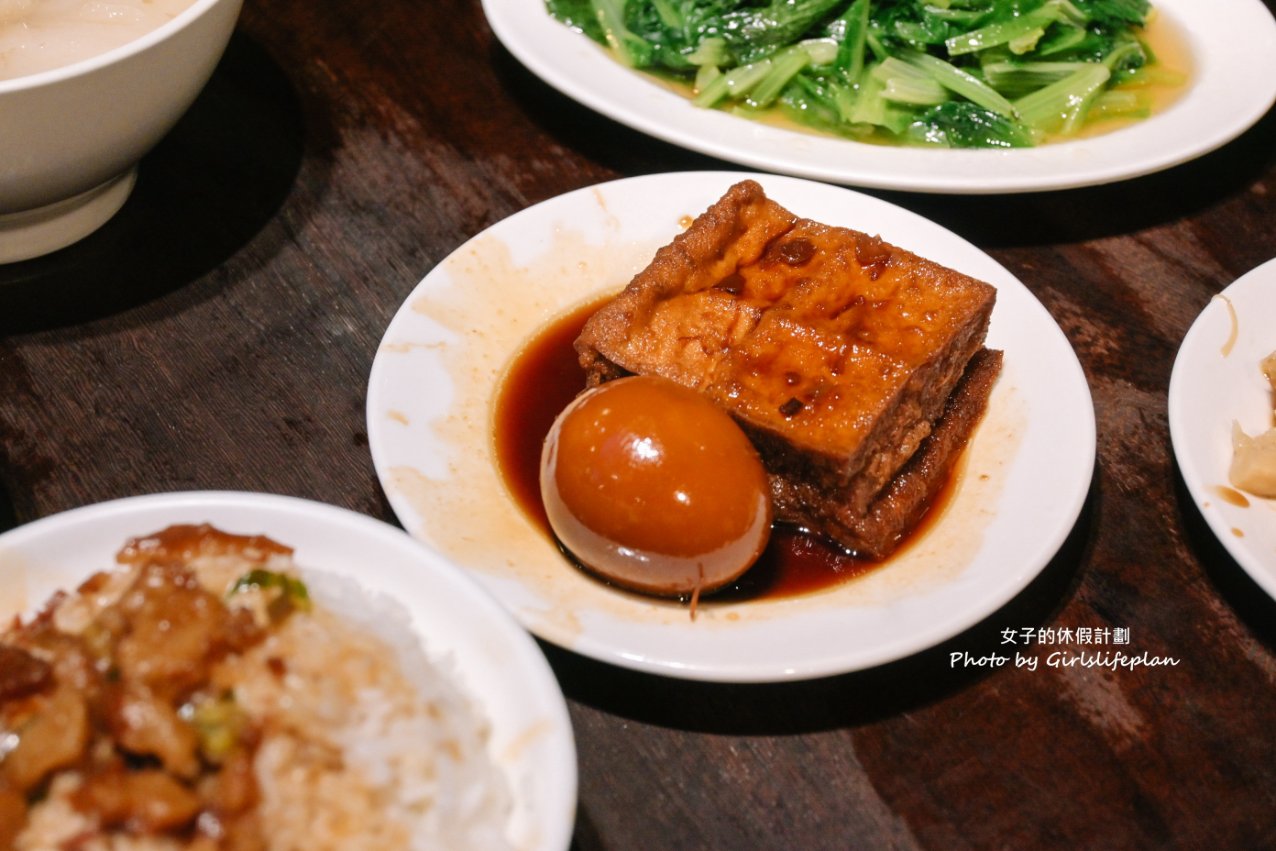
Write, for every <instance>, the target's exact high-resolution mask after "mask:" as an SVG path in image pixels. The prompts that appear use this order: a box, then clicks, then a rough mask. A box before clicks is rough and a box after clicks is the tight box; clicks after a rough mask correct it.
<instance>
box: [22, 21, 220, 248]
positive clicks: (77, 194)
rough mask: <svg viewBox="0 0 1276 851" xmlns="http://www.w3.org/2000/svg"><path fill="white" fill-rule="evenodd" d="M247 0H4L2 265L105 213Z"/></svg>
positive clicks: (70, 236)
mask: <svg viewBox="0 0 1276 851" xmlns="http://www.w3.org/2000/svg"><path fill="white" fill-rule="evenodd" d="M241 5H242V0H0V116H3V118H0V263H12V262H15V261H19V260H26V259H29V258H32V257H37V256H40V255H43V254H47V253H50V252H52V251H55V250H57V249H59V248H63V247H65V246H67V245H70V244H71V243H73V242H76V241H77V240H79V239H82V238H83V237H85V236H87V235H88V234H90V233H92V232H93V231H94V230H96V229H97V228H99V227H100V226H101V225H103V224H104V223H105V222H106V221H107V220H109V219H110V218H111V217H112V216H113V215H114V214H115V213H116V212H117V211H118V210H119V208H120V207H121V206H123V204H124V202H125V201H126V200H127V199H128V196H129V194H130V192H131V191H132V189H133V186H134V183H135V181H136V168H137V164H138V162H139V161H140V160H141V159H142V157H143V155H145V154H146V153H147V152H148V151H149V150H150V149H151V148H152V147H154V146H155V145H156V144H157V143H158V142H159V141H160V139H161V138H163V136H164V135H165V134H166V133H167V132H168V131H169V130H170V129H172V127H173V125H174V124H176V123H177V121H178V119H179V118H180V117H181V116H182V114H183V113H185V112H186V110H187V109H188V108H189V107H190V105H191V103H192V102H193V101H194V100H195V97H196V96H197V95H198V94H199V92H200V91H201V90H202V89H203V87H204V85H205V83H207V81H208V78H209V77H210V76H211V75H212V72H213V69H214V67H215V66H216V65H217V62H218V61H219V60H220V59H221V56H222V54H223V52H224V51H225V49H226V45H227V43H228V42H229V40H230V36H231V33H232V32H233V30H234V27H235V21H236V20H237V19H238V16H239V11H240V7H241Z"/></svg>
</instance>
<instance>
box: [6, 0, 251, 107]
mask: <svg viewBox="0 0 1276 851" xmlns="http://www.w3.org/2000/svg"><path fill="white" fill-rule="evenodd" d="M222 3H234V4H236V5H240V4H241V3H242V0H194V2H192V3H191V4H190V5H189V6H187V7H186V8H185V9H183V10H182V11H181V12H178V13H177V15H176V16H174V17H173V19H172V20H170V21H165V22H164V23H163V24H161V25H160V26H158V27H156V28H155V29H153V30H150V31H148V32H146V33H143V34H142V35H140V36H138V37H137V38H135V39H133V40H132V41H128V42H125V43H124V44H121V45H119V46H118V47H113V48H111V49H110V50H107V51H105V52H103V53H98V54H94V55H93V56H89V57H86V58H84V59H81V60H78V61H76V62H72V63H70V64H67V65H60V66H58V67H56V68H50V69H48V70H46V71H37V72H35V73H34V74H23V75H21V76H19V77H12V78H10V79H7V80H0V97H3V96H4V95H7V94H9V93H11V92H19V91H24V90H29V89H38V88H40V87H42V86H51V85H55V84H57V83H61V82H63V81H65V80H68V79H71V78H74V77H81V76H87V75H89V74H92V73H93V72H95V71H98V70H99V69H101V68H104V67H106V66H108V65H113V64H115V63H116V62H120V61H122V60H124V59H127V58H129V57H130V56H134V55H136V54H138V53H141V52H142V51H144V50H147V49H149V48H150V47H151V46H153V45H156V44H159V43H160V42H162V41H164V40H165V39H167V38H169V37H170V36H172V35H174V34H175V33H177V32H179V31H181V30H183V29H185V28H186V27H187V26H189V25H190V24H191V23H193V22H194V21H195V20H197V19H198V18H201V17H203V16H204V14H205V13H207V12H208V11H210V10H211V9H213V8H214V7H215V6H218V5H220V4H222Z"/></svg>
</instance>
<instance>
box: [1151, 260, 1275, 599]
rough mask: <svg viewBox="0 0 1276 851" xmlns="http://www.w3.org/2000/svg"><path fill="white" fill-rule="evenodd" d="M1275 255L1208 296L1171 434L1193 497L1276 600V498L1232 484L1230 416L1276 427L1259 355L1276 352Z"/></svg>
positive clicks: (1184, 353) (1173, 401)
mask: <svg viewBox="0 0 1276 851" xmlns="http://www.w3.org/2000/svg"><path fill="white" fill-rule="evenodd" d="M1273 316H1276V260H1269V261H1268V262H1266V263H1264V264H1263V265H1262V266H1259V267H1258V268H1257V269H1254V270H1253V271H1251V272H1249V273H1247V274H1245V275H1242V276H1241V277H1240V278H1238V279H1237V280H1236V281H1235V282H1234V283H1232V284H1231V285H1230V286H1228V287H1227V288H1226V289H1225V290H1223V291H1222V292H1221V293H1219V294H1218V295H1216V296H1215V297H1213V298H1212V299H1210V302H1209V304H1207V305H1206V306H1205V309H1204V310H1202V311H1201V315H1200V316H1198V317H1197V318H1196V321H1195V322H1193V323H1192V327H1191V328H1190V329H1188V332H1187V336H1185V337H1184V338H1183V344H1182V345H1181V346H1180V347H1179V353H1178V356H1177V357H1176V358H1175V360H1174V371H1173V373H1171V375H1170V391H1169V418H1170V438H1171V440H1172V442H1173V444H1174V456H1175V458H1176V459H1177V460H1178V465H1179V471H1180V472H1181V473H1182V475H1183V481H1184V482H1185V483H1186V484H1187V489H1188V493H1190V494H1191V495H1192V501H1193V502H1194V503H1196V507H1197V508H1198V509H1199V510H1200V512H1201V515H1202V516H1203V517H1204V518H1205V522H1206V523H1208V524H1209V527H1210V529H1211V530H1212V531H1213V532H1214V534H1215V535H1217V536H1218V539H1219V541H1221V542H1222V544H1223V546H1224V547H1225V548H1226V549H1227V551H1228V552H1229V553H1230V554H1231V556H1232V558H1234V559H1236V563H1237V564H1239V565H1240V566H1241V567H1242V568H1243V569H1244V570H1245V571H1246V572H1247V573H1248V574H1249V575H1250V576H1251V577H1253V579H1254V581H1255V582H1256V583H1258V585H1259V586H1260V587H1261V588H1262V589H1263V590H1264V591H1266V592H1267V593H1268V594H1270V595H1271V596H1272V597H1273V598H1276V500H1272V499H1262V498H1260V497H1256V496H1253V495H1251V494H1241V493H1239V492H1237V491H1235V490H1233V489H1232V487H1231V486H1230V485H1229V484H1228V478H1227V471H1228V467H1229V466H1230V465H1231V463H1232V421H1233V420H1235V421H1236V422H1238V423H1240V425H1241V427H1242V428H1244V429H1245V431H1246V432H1248V433H1249V434H1257V433H1259V432H1263V431H1266V430H1267V429H1269V428H1271V427H1272V392H1271V388H1270V386H1269V385H1268V383H1267V379H1266V378H1264V377H1263V374H1262V372H1260V371H1259V366H1258V364H1259V361H1261V360H1262V359H1263V358H1264V357H1266V356H1267V355H1269V354H1271V353H1272V352H1273V351H1276V326H1273V323H1272V317H1273Z"/></svg>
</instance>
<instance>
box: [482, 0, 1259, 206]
mask: <svg viewBox="0 0 1276 851" xmlns="http://www.w3.org/2000/svg"><path fill="white" fill-rule="evenodd" d="M483 7H484V11H485V13H486V15H487V18H488V21H489V23H490V24H491V27H492V29H493V31H494V32H495V33H496V35H497V37H498V38H499V39H500V40H501V42H502V43H503V44H504V45H505V46H506V48H507V49H508V50H509V51H510V52H511V53H512V54H513V55H514V56H515V57H516V58H517V59H518V60H519V61H520V62H522V63H523V64H524V65H526V66H527V67H528V68H529V69H530V70H531V71H532V72H533V73H534V74H536V75H537V76H539V77H540V78H542V79H543V80H544V81H545V82H547V83H548V84H549V85H551V86H553V87H554V88H556V89H558V90H560V91H561V92H563V93H564V94H566V95H568V96H569V97H571V98H573V99H575V100H577V101H579V102H580V103H582V104H584V105H586V106H588V107H590V108H592V109H594V110H596V111H598V112H600V113H602V114H604V115H606V116H608V117H610V118H612V119H614V120H616V121H619V122H621V123H623V124H625V125H628V126H630V127H632V128H634V129H636V130H640V131H642V132H644V133H647V134H649V135H651V136H654V137H657V138H659V139H663V140H665V141H667V142H671V143H673V144H676V145H680V146H682V147H685V148H688V149H691V150H696V151H699V152H701V153H705V154H709V155H712V156H716V157H720V158H722V159H724V160H729V161H732V162H736V163H739V164H742V165H747V166H753V167H756V168H760V169H764V170H767V171H775V172H782V173H787V174H792V175H797V176H801V177H810V178H815V179H819V180H826V181H830V182H835V183H842V184H846V185H855V186H865V187H872V188H880V189H895V190H905V191H918V192H937V193H968V194H977V193H1007V192H1032V191H1044V190H1054V189H1065V188H1073V187H1079V186H1089V185H1096V184H1103V183H1111V182H1114V181H1119V180H1124V179H1128V178H1132V177H1137V176H1140V175H1144V174H1149V173H1152V172H1155V171H1160V170H1163V169H1167V168H1170V167H1172V166H1175V165H1178V164H1180V163H1183V162H1186V161H1188V160H1191V159H1194V158H1196V157H1199V156H1201V155H1203V154H1205V153H1208V152H1210V151H1212V150H1215V149H1217V148H1219V147H1221V146H1222V145H1224V144H1226V143H1227V142H1229V141H1231V140H1232V139H1234V138H1235V137H1236V136H1238V135H1240V134H1241V133H1243V132H1244V131H1245V130H1246V129H1248V128H1249V127H1250V126H1252V125H1253V124H1254V123H1255V122H1257V121H1258V120H1259V119H1260V118H1261V117H1262V116H1263V115H1264V114H1265V113H1266V112H1267V111H1268V110H1269V109H1270V108H1271V106H1272V104H1273V102H1274V101H1276V21H1274V20H1273V18H1272V15H1271V13H1270V12H1269V11H1268V9H1267V8H1266V7H1265V6H1264V4H1263V3H1262V2H1261V0H1213V2H1210V3H1201V2H1199V0H1152V2H1149V0H483Z"/></svg>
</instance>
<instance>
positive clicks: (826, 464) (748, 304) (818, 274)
mask: <svg viewBox="0 0 1276 851" xmlns="http://www.w3.org/2000/svg"><path fill="white" fill-rule="evenodd" d="M995 299H996V290H995V289H994V288H993V287H992V286H990V285H988V284H986V283H984V282H982V281H979V280H976V279H974V278H972V277H969V276H967V275H964V274H961V273H959V272H957V271H954V270H952V269H949V268H946V267H944V266H942V265H940V264H937V263H934V262H932V261H930V260H927V259H925V258H922V257H919V256H917V255H916V254H913V253H912V252H910V251H907V250H905V249H903V248H900V247H898V246H894V245H891V244H890V243H887V242H885V241H883V240H882V239H880V238H878V237H876V236H871V235H869V234H866V233H862V232H859V231H855V230H851V229H848V228H843V227H835V226H831V225H826V224H821V223H818V222H814V221H811V220H808V219H801V218H798V217H797V216H795V215H794V214H793V213H791V212H789V211H788V210H786V209H785V208H784V207H782V206H781V205H780V204H778V203H776V202H775V201H773V200H771V199H769V198H767V197H766V195H765V193H764V192H763V190H762V187H761V186H760V185H759V184H758V183H756V182H755V181H751V180H745V181H742V182H740V183H738V184H736V185H735V186H732V187H731V188H730V189H729V190H728V191H727V193H726V194H725V195H724V196H723V197H722V198H721V199H720V200H718V201H717V202H716V203H714V204H713V205H712V206H711V207H710V208H709V209H708V210H707V211H705V212H704V213H703V214H701V215H700V216H699V217H697V218H696V219H695V220H694V221H693V222H692V224H691V226H690V227H689V228H688V229H687V230H686V231H685V232H683V233H682V234H679V235H678V236H677V237H675V238H674V240H673V241H672V242H671V243H670V244H668V245H666V246H664V247H663V248H661V249H660V250H659V251H658V252H657V254H656V256H655V258H654V259H653V261H652V262H651V264H650V265H649V266H648V267H647V268H646V269H644V270H643V271H642V272H640V273H639V274H638V275H637V276H635V277H634V279H633V280H632V281H631V282H630V284H629V285H628V287H626V288H625V290H624V291H623V292H622V293H621V294H620V295H618V296H617V297H616V298H615V299H614V300H613V301H611V302H609V303H608V304H606V305H605V306H603V307H602V308H601V309H600V310H599V311H598V312H597V313H596V314H595V315H594V316H593V317H592V318H591V319H590V320H589V322H588V323H586V325H585V327H584V330H583V331H582V333H581V335H580V337H579V338H578V339H577V341H576V349H577V352H578V354H579V356H580V362H581V365H582V367H584V369H585V370H586V373H587V375H588V377H589V381H590V383H591V384H597V383H599V382H601V381H605V380H608V379H610V378H614V377H617V376H620V375H625V374H635V373H636V374H656V375H662V376H664V377H666V378H670V379H672V380H674V381H677V382H679V383H681V384H684V385H686V386H688V387H693V388H695V389H697V390H699V391H701V392H703V393H705V394H706V395H707V396H709V397H710V398H711V399H713V400H714V401H715V402H717V403H718V404H719V405H721V406H722V407H723V408H725V409H726V410H727V411H728V412H730V413H731V414H732V415H733V416H734V417H735V418H736V420H737V421H738V422H739V423H740V424H741V426H742V427H743V428H744V429H745V431H746V433H748V434H749V436H750V438H751V439H752V440H753V441H754V443H755V445H757V447H758V449H759V451H760V453H761V455H762V457H763V460H764V462H765V463H766V465H767V468H768V471H769V473H770V474H771V476H772V484H773V491H774V495H775V496H776V499H777V507H778V508H782V509H783V511H782V512H781V513H779V514H778V515H777V516H779V517H780V518H781V519H784V520H788V521H789V522H795V523H799V524H804V525H810V526H812V527H813V528H816V529H817V530H823V531H827V532H828V533H829V534H830V535H832V536H833V537H835V538H839V534H840V538H841V542H842V543H844V544H847V545H848V546H849V545H850V544H849V543H848V541H849V540H850V539H852V538H853V539H855V541H856V544H855V548H857V549H859V550H865V549H866V547H865V546H864V541H862V540H860V538H861V537H863V536H856V535H849V534H847V533H846V530H847V529H849V528H851V527H852V526H854V525H855V523H854V522H849V521H856V522H858V521H859V520H861V519H863V518H867V517H868V516H869V513H870V508H871V507H872V506H873V504H874V502H875V501H876V500H877V499H878V498H879V496H880V495H882V494H883V491H884V489H885V488H886V486H887V485H888V484H889V483H890V482H891V481H892V479H894V478H895V477H896V475H897V474H899V473H900V471H901V470H902V469H903V467H904V465H905V464H906V463H907V462H908V461H909V459H910V458H912V457H913V455H914V454H915V453H916V452H917V450H918V447H920V446H921V445H922V443H923V441H925V440H926V438H927V437H928V436H929V435H930V434H931V432H932V430H933V429H934V428H935V424H936V421H937V420H938V419H939V418H940V416H941V414H942V413H943V411H944V406H945V403H946V401H947V400H948V399H949V397H950V396H951V395H952V393H953V390H954V388H955V387H956V386H957V384H958V382H959V380H960V379H961V378H962V375H963V374H964V373H965V371H966V368H967V365H968V364H969V363H970V362H971V358H972V356H973V355H974V354H975V353H976V352H977V351H979V350H980V349H981V348H982V347H983V341H984V337H985V335H986V332H987V329H988V323H989V319H990V316H991V313H992V308H993V304H994V302H995ZM999 363H1000V361H998V364H999ZM798 494H800V496H798ZM829 518H840V520H837V521H836V522H833V521H831V520H829ZM826 526H828V527H830V528H829V529H825V528H824V527H826ZM839 530H840V532H839ZM877 549H881V548H880V547H879V548H877Z"/></svg>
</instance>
